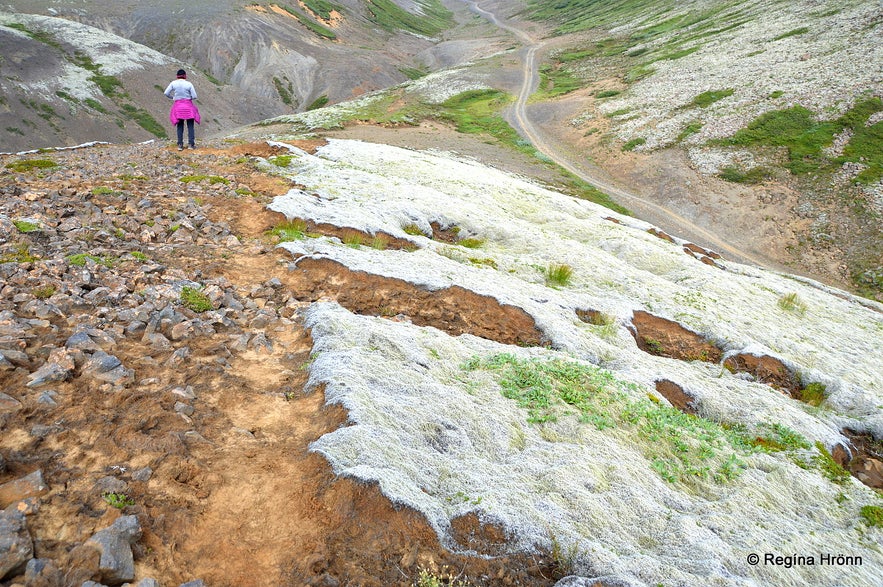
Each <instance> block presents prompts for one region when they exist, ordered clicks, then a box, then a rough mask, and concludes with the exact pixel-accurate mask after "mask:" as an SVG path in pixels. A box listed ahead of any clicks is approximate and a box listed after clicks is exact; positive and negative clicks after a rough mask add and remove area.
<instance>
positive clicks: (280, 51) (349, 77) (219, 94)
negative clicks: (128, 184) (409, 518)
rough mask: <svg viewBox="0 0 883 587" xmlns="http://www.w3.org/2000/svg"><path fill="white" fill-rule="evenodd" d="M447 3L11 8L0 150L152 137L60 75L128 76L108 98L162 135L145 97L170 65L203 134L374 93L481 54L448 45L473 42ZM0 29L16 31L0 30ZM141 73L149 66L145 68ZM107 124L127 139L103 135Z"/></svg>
mask: <svg viewBox="0 0 883 587" xmlns="http://www.w3.org/2000/svg"><path fill="white" fill-rule="evenodd" d="M447 4H448V5H450V7H451V8H452V9H453V12H451V11H449V10H448V9H447V8H445V7H444V6H442V4H441V3H440V2H437V1H436V0H420V1H414V2H400V3H398V4H396V3H393V2H381V3H377V4H373V3H366V2H362V1H355V0H342V1H340V2H319V1H313V0H311V1H310V2H306V3H297V2H295V3H291V4H287V3H281V4H274V3H254V2H251V3H246V2H238V1H228V2H205V3H186V4H183V5H182V4H181V3H178V2H160V3H153V4H151V5H150V7H144V6H140V5H138V4H137V3H134V4H132V5H130V4H126V3H116V2H114V3H105V2H90V3H85V4H79V5H77V6H67V5H63V6H62V5H56V4H54V3H47V2H39V1H38V2H16V3H15V4H14V7H15V11H16V12H13V13H9V14H7V15H5V16H4V28H3V29H0V34H2V37H0V42H2V43H3V47H4V52H3V53H4V55H5V56H7V57H6V61H7V63H6V65H5V68H6V69H7V71H6V72H5V73H4V72H3V70H2V69H0V75H2V76H4V77H3V78H2V79H3V82H2V85H0V88H2V94H0V96H2V97H3V100H4V101H3V103H2V106H3V107H4V110H6V113H5V116H4V118H3V122H4V128H5V129H6V131H5V132H4V135H3V136H4V145H5V148H4V149H3V150H6V151H12V150H19V149H25V148H34V147H38V146H50V145H57V144H59V142H61V141H60V140H59V139H61V140H63V141H64V142H65V143H67V144H71V142H70V140H72V141H73V143H78V142H85V141H87V140H110V141H118V140H120V139H122V138H131V139H135V140H137V139H142V140H143V138H149V136H150V135H149V134H146V133H153V134H158V133H157V132H155V130H154V129H153V128H152V127H153V125H152V124H151V128H148V129H146V130H141V129H138V128H137V127H136V126H135V125H133V124H131V123H129V122H128V120H127V119H128V118H131V116H128V117H127V116H120V115H117V110H118V109H119V105H117V107H113V106H114V105H113V104H110V105H109V104H108V100H107V98H108V97H111V98H112V96H107V97H105V96H102V95H101V94H102V92H101V91H96V88H90V89H89V90H85V89H83V86H84V85H89V84H88V83H87V82H82V81H81V80H80V83H78V84H76V85H72V87H71V88H69V87H68V85H71V84H73V80H71V79H70V77H71V76H72V75H73V76H75V77H78V78H86V79H87V80H88V79H89V78H90V77H94V76H95V74H97V73H98V72H97V71H96V69H95V68H101V72H100V73H101V75H104V76H118V75H119V74H120V73H122V72H123V71H130V72H131V73H132V74H131V75H124V76H119V77H118V78H117V79H116V82H119V84H120V85H119V86H118V87H115V88H112V90H113V91H114V93H116V94H124V93H129V94H131V95H130V96H129V97H128V98H129V101H130V102H131V104H132V105H133V106H134V107H136V108H137V109H138V110H144V111H145V112H148V113H149V114H150V115H151V116H152V118H153V119H155V120H157V121H159V125H160V126H167V125H165V123H164V120H165V114H164V113H163V109H164V108H165V107H167V105H166V104H165V102H164V99H162V98H161V97H157V95H156V94H155V93H154V90H155V89H156V86H162V88H164V87H165V84H167V83H168V81H169V77H170V76H171V75H172V74H173V73H174V71H175V70H176V69H177V68H178V67H179V66H183V67H186V68H187V69H190V70H192V74H193V75H192V77H193V81H194V82H195V83H196V84H197V86H198V89H199V90H200V99H201V101H202V103H204V106H205V110H206V113H207V119H208V120H207V122H208V123H209V124H208V125H207V126H208V128H207V130H208V131H210V132H217V131H219V130H220V129H229V128H231V127H234V126H240V125H241V124H244V123H248V122H253V121H255V120H261V119H264V118H267V117H269V116H273V115H277V114H279V113H282V112H294V111H300V110H304V109H307V108H309V107H312V106H314V105H316V104H321V103H325V102H328V101H332V102H336V101H340V100H344V99H349V98H352V97H354V96H358V95H360V94H362V93H364V92H366V91H371V90H376V89H379V88H383V87H387V86H389V85H393V84H395V83H398V82H401V81H402V80H405V79H407V75H411V76H414V75H421V74H423V73H425V72H426V71H428V70H429V68H430V67H432V68H437V67H445V66H449V65H453V64H455V63H458V62H461V61H464V60H466V59H468V58H470V57H471V56H472V55H473V54H475V52H478V51H481V50H482V48H481V46H480V44H476V43H474V42H473V41H471V40H467V41H464V42H462V43H461V42H460V41H458V38H459V36H460V35H459V34H458V33H456V32H448V31H449V29H454V30H455V31H456V30H457V29H458V28H462V26H467V27H469V30H470V32H469V33H468V35H469V38H470V39H474V37H475V36H481V35H480V34H479V35H476V32H475V26H476V25H475V23H474V18H473V17H472V16H471V15H469V14H468V13H467V12H466V10H465V7H463V6H462V5H461V4H460V3H459V2H448V3H447ZM76 23H80V24H82V25H86V26H85V27H77V26H76ZM10 24H13V25H21V26H17V29H18V30H15V29H12V30H10V28H9V25H10ZM90 27H91V28H90ZM29 32H30V33H31V34H29V35H28V34H27V33H29ZM22 34H24V35H25V36H28V37H29V38H25V37H23V36H22ZM40 41H42V43H41V42H40ZM81 44H82V46H80V45H81ZM89 47H100V49H101V50H100V51H94V50H90V49H89ZM77 52H84V53H85V54H87V55H88V56H89V57H90V58H91V62H90V63H89V65H88V67H86V71H82V69H83V66H84V64H83V63H81V61H82V60H80V59H77V58H75V54H76V53H77ZM38 54H39V55H41V56H43V57H44V61H43V62H42V63H41V64H39V65H38V64H37V63H36V62H35V61H34V59H32V58H29V56H31V57H33V56H35V55H38ZM146 54H150V57H149V58H148V59H147V62H145V55H146ZM158 54H161V55H162V56H165V57H160V56H159V55H158ZM46 55H48V56H49V57H50V58H49V59H48V60H46V59H45V57H46ZM105 56H106V57H105ZM111 61H112V63H111ZM148 63H149V65H150V66H151V67H149V68H147V69H144V68H145V66H146V65H148ZM2 65H3V64H0V66H2ZM155 66H160V67H155ZM78 70H79V71H78ZM105 81H106V82H110V83H116V82H113V81H112V80H110V79H107V78H105ZM101 89H102V90H103V88H101ZM84 93H86V94H88V95H85V96H84ZM85 98H92V99H94V100H97V101H98V102H100V103H101V105H102V106H103V107H104V109H106V110H108V111H109V112H110V115H107V113H105V112H102V111H101V110H100V109H97V108H96V107H83V106H82V100H84V99H85ZM21 100H24V101H25V103H21V102H20V101H21ZM117 101H118V100H117ZM89 104H91V103H89ZM93 106H95V105H93ZM29 110H30V111H29ZM69 111H70V112H69ZM80 116H85V117H86V119H87V120H88V121H92V122H94V124H92V125H91V127H90V128H89V130H90V131H91V132H88V131H84V130H83V129H82V124H83V123H82V122H80V121H78V120H74V119H75V118H78V117H80ZM41 119H42V120H41ZM102 121H103V122H105V123H108V122H109V123H110V124H107V125H106V126H107V127H109V128H106V129H105V128H104V127H103V126H101V125H100V122H102ZM118 121H121V122H118ZM115 124H120V125H121V126H125V127H126V128H120V129H116V128H114V125H115ZM10 129H15V130H10ZM35 135H36V136H35ZM43 137H45V138H43ZM50 137H52V138H56V140H54V141H53V140H51V139H50ZM68 137H71V139H69V138H68Z"/></svg>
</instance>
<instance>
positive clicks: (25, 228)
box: [12, 220, 40, 234]
mask: <svg viewBox="0 0 883 587" xmlns="http://www.w3.org/2000/svg"><path fill="white" fill-rule="evenodd" d="M12 224H13V225H15V228H16V229H17V230H18V231H19V232H20V233H22V234H27V233H29V232H37V231H39V230H40V225H39V224H37V223H36V222H30V221H28V220H13V221H12Z"/></svg>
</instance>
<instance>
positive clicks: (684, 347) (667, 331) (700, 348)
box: [630, 310, 723, 363]
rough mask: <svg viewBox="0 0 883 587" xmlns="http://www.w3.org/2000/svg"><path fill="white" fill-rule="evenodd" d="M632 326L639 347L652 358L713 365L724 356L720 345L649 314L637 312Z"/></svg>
mask: <svg viewBox="0 0 883 587" xmlns="http://www.w3.org/2000/svg"><path fill="white" fill-rule="evenodd" d="M632 327H633V329H630V331H631V333H632V336H634V338H635V342H637V343H638V348H640V349H641V350H642V351H644V352H647V353H650V354H651V355H657V356H660V357H669V358H672V359H680V360H682V361H706V362H709V363H717V362H718V361H720V360H721V357H722V356H723V353H722V352H721V350H720V349H719V348H718V347H717V345H715V344H714V343H712V342H709V341H708V340H706V339H705V338H704V337H702V336H701V335H699V334H696V333H695V332H693V331H692V330H688V329H686V328H684V327H683V326H681V325H680V324H678V323H677V322H674V321H672V320H667V319H665V318H661V317H659V316H654V315H653V314H650V313H649V312H643V311H640V310H639V311H637V312H635V313H634V316H633V317H632Z"/></svg>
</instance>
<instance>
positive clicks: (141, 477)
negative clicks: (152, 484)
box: [132, 467, 153, 483]
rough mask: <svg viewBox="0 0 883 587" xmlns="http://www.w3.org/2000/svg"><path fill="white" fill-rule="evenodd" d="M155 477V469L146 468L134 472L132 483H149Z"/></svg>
mask: <svg viewBox="0 0 883 587" xmlns="http://www.w3.org/2000/svg"><path fill="white" fill-rule="evenodd" d="M152 476H153V469H151V468H150V467H144V468H143V469H137V470H135V471H132V481H141V482H145V483H146V482H147V481H150V478H151V477H152Z"/></svg>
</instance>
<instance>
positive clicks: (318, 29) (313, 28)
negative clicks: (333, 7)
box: [279, 4, 337, 41]
mask: <svg viewBox="0 0 883 587" xmlns="http://www.w3.org/2000/svg"><path fill="white" fill-rule="evenodd" d="M279 8H282V9H283V10H284V11H285V12H287V13H288V14H290V15H291V16H293V17H294V18H295V19H297V21H298V22H300V23H301V24H302V25H304V26H305V27H306V28H307V29H308V30H309V31H310V32H312V33H314V34H316V35H318V36H320V37H322V38H325V39H330V40H332V41H333V40H334V39H336V38H337V35H336V34H334V31H332V30H331V29H329V28H328V27H326V26H323V25H321V24H319V23H318V22H316V21H314V20H312V19H311V18H310V17H308V16H307V15H306V14H303V13H302V12H300V11H299V10H295V9H294V8H292V7H291V6H286V5H285V4H280V5H279Z"/></svg>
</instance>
